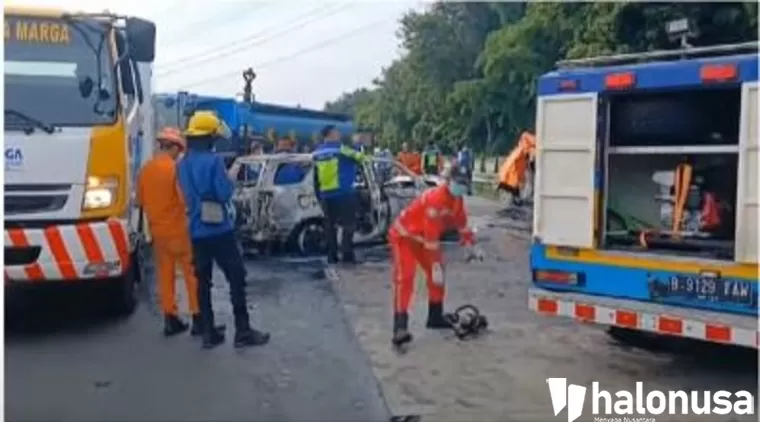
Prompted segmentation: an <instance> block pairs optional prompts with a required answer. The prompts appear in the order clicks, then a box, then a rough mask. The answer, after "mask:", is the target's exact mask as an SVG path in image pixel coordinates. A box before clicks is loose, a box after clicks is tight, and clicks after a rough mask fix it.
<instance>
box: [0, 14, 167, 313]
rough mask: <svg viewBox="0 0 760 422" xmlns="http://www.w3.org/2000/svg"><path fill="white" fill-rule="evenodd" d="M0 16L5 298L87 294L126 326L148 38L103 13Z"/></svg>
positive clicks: (151, 51) (132, 293)
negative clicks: (1, 37)
mask: <svg viewBox="0 0 760 422" xmlns="http://www.w3.org/2000/svg"><path fill="white" fill-rule="evenodd" d="M4 12H5V22H4V24H5V59H4V60H5V61H4V67H5V109H4V115H5V126H4V135H5V192H4V199H5V221H4V224H5V227H4V232H5V245H4V246H5V261H4V277H5V283H6V291H7V292H10V291H12V290H13V288H14V287H23V286H40V287H41V286H43V285H51V284H67V283H71V284H68V285H72V284H73V283H77V284H82V282H93V284H96V285H98V286H102V287H103V288H104V289H105V290H107V292H108V296H109V298H108V300H109V301H111V300H112V301H113V302H112V304H111V305H110V308H112V309H113V310H114V311H115V312H117V313H119V314H122V315H127V314H130V313H131V312H132V311H133V310H134V308H135V305H136V302H137V298H136V288H135V284H136V282H137V281H138V280H139V277H138V274H139V271H138V268H137V267H138V263H137V256H138V255H140V254H139V253H138V252H139V245H140V244H141V242H140V239H141V237H142V231H141V221H142V219H141V218H140V211H139V209H138V208H137V207H136V206H135V203H134V200H133V198H134V196H133V190H134V189H133V188H134V185H135V175H136V172H137V170H138V169H139V168H140V166H141V165H142V163H143V162H144V161H145V160H146V159H147V158H148V157H149V156H150V154H151V152H152V151H153V148H154V145H153V144H154V132H153V125H152V121H151V119H152V112H151V110H150V98H151V67H152V62H153V59H154V55H155V37H156V27H155V25H154V24H153V23H152V22H149V21H146V20H143V19H140V18H136V17H126V16H119V15H116V14H113V13H109V12H103V13H95V14H90V13H74V12H67V11H62V10H50V9H41V8H12V7H6V8H5V9H4ZM9 289H10V290H9Z"/></svg>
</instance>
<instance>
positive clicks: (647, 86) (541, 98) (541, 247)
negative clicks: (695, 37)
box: [529, 42, 760, 348]
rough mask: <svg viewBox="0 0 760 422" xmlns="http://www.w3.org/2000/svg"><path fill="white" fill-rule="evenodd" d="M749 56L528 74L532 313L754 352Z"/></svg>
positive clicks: (587, 63) (711, 52) (621, 61)
mask: <svg viewBox="0 0 760 422" xmlns="http://www.w3.org/2000/svg"><path fill="white" fill-rule="evenodd" d="M757 51H758V45H757V43H756V42H755V43H745V44H736V45H722V46H714V47H698V48H687V49H683V50H678V51H656V52H649V53H643V54H630V55H620V56H610V57H600V58H591V59H582V60H572V61H565V62H560V63H559V64H558V69H557V70H555V71H552V72H550V73H547V74H545V75H543V76H542V77H541V78H540V79H539V81H538V100H537V118H536V131H537V144H538V148H537V158H536V178H535V195H534V200H535V205H534V221H533V242H532V250H531V270H532V283H533V284H532V288H531V289H530V292H529V302H530V307H531V309H533V310H534V311H536V312H538V313H540V314H544V315H552V316H564V317H569V318H573V319H576V320H579V321H583V322H589V323H596V324H602V325H607V326H611V327H615V328H616V330H613V331H616V332H620V330H625V331H628V332H638V333H640V332H648V333H650V334H655V335H668V336H680V337H687V338H693V339H698V340H703V341H709V342H715V343H722V344H731V345H737V346H743V347H750V348H757V347H758V318H757V315H758V240H757V239H758V189H759V185H758V171H759V170H760V169H758V158H759V157H758V144H759V142H758V136H759V135H758V82H757V79H758V52H757ZM686 168H688V171H687V170H686ZM684 180H685V181H684ZM710 192H711V193H714V194H715V195H716V196H717V197H719V199H718V200H716V202H715V203H716V204H719V206H717V207H716V208H715V209H716V211H715V213H717V214H716V215H719V216H720V218H719V220H720V224H718V225H717V226H716V227H718V229H714V228H713V229H709V230H708V229H706V228H705V227H706V223H705V221H707V216H706V213H705V211H704V210H705V206H706V205H705V204H707V203H708V202H709V199H710V198H707V196H706V193H710ZM684 198H687V199H684ZM676 209H677V211H676ZM674 220H675V221H674Z"/></svg>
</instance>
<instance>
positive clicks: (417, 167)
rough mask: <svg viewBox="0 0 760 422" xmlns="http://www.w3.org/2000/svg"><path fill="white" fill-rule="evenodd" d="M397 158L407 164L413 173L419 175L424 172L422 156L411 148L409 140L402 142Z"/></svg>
mask: <svg viewBox="0 0 760 422" xmlns="http://www.w3.org/2000/svg"><path fill="white" fill-rule="evenodd" d="M396 159H398V161H399V162H400V163H401V164H403V165H404V166H406V168H408V169H409V170H411V171H412V173H414V174H418V175H421V174H422V167H421V163H420V161H421V160H422V158H421V157H420V154H418V153H416V152H414V151H410V150H409V143H408V142H404V143H403V144H401V151H399V153H398V156H397V157H396Z"/></svg>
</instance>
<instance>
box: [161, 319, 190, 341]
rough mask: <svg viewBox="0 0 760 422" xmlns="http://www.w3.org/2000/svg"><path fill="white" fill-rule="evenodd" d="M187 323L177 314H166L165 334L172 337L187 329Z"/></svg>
mask: <svg viewBox="0 0 760 422" xmlns="http://www.w3.org/2000/svg"><path fill="white" fill-rule="evenodd" d="M187 328H188V326H187V323H186V322H184V321H182V320H181V319H179V317H177V316H176V315H166V316H165V317H164V336H165V337H172V336H176V335H177V334H179V333H183V332H185V331H187Z"/></svg>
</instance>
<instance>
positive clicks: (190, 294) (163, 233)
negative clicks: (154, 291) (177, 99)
mask: <svg viewBox="0 0 760 422" xmlns="http://www.w3.org/2000/svg"><path fill="white" fill-rule="evenodd" d="M157 140H158V147H159V151H158V154H156V156H155V157H154V158H153V159H151V160H150V161H148V162H147V163H146V164H145V166H144V167H143V168H142V170H140V173H139V175H138V179H137V202H138V203H139V204H140V206H141V207H142V209H143V211H144V212H145V216H146V219H147V220H148V226H149V228H150V232H151V234H152V235H153V252H154V256H155V260H156V275H157V278H158V293H159V300H160V302H161V310H162V311H163V314H164V335H165V336H167V337H169V336H173V335H176V334H179V333H182V332H184V331H186V330H187V328H188V326H187V323H185V322H184V321H182V320H181V319H180V318H179V316H178V311H177V302H176V300H175V283H176V281H175V268H176V266H177V265H179V267H180V268H181V270H182V275H183V276H184V278H185V287H186V288H187V298H188V306H189V308H190V309H189V310H190V314H191V315H192V318H193V328H192V334H193V335H199V334H200V332H201V331H200V329H201V326H200V315H199V312H198V282H197V280H196V278H195V272H194V270H193V266H192V248H191V245H190V235H189V233H188V229H187V217H186V216H185V200H184V198H183V196H182V191H181V190H180V188H179V185H178V184H177V171H176V164H175V161H176V160H177V159H178V158H179V156H180V154H182V153H183V152H184V151H185V139H184V138H183V137H182V134H181V133H180V131H179V130H178V129H174V128H166V129H164V130H162V131H161V133H159V135H158V137H157Z"/></svg>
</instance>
